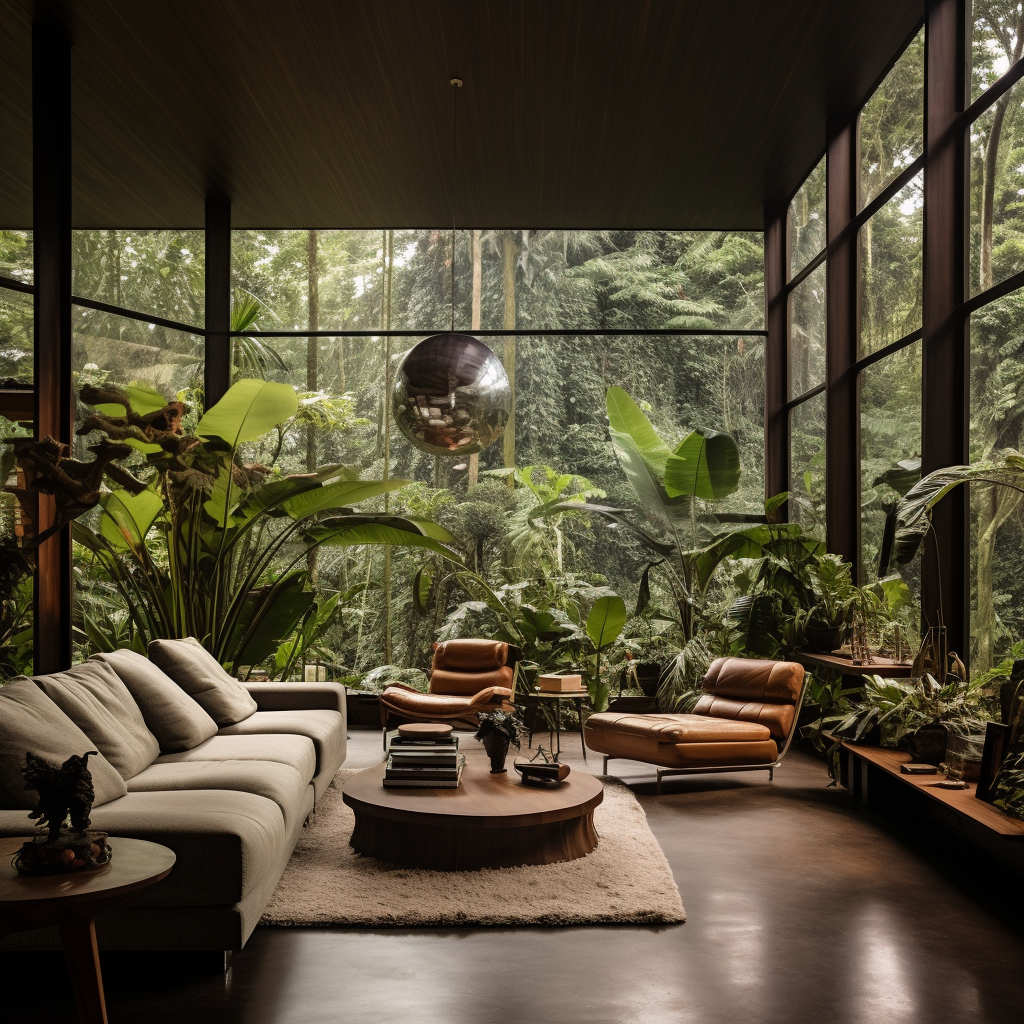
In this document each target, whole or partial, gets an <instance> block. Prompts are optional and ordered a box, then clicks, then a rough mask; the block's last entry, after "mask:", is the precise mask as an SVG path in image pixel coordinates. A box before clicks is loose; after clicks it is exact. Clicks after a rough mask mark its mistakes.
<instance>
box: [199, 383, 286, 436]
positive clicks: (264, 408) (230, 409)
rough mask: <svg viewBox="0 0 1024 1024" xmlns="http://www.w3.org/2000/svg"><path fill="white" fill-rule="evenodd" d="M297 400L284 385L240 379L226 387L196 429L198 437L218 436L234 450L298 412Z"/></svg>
mask: <svg viewBox="0 0 1024 1024" xmlns="http://www.w3.org/2000/svg"><path fill="white" fill-rule="evenodd" d="M298 410H299V400H298V398H297V397H296V395H295V391H294V390H293V389H292V388H291V387H290V386H289V385H287V384H275V383H272V382H269V381H264V380H251V379H247V380H240V381H236V382H235V383H234V384H232V385H231V387H230V388H228V390H227V393H226V394H225V395H224V397H223V398H222V399H221V400H220V401H219V402H218V403H217V404H216V405H215V406H213V408H212V409H207V410H206V412H205V414H204V415H203V418H202V419H201V420H200V421H199V426H198V427H196V434H197V435H198V436H199V437H204V438H210V437H215V438H216V437H219V438H221V439H222V440H224V441H226V442H227V443H228V445H229V446H230V447H231V448H232V449H234V448H237V447H238V445H240V444H244V443H245V442H247V441H255V440H257V439H258V438H260V437H262V436H263V435H264V434H266V433H267V432H269V431H271V430H273V429H274V427H277V426H279V425H280V424H282V423H284V422H285V421H286V420H289V419H291V418H292V416H294V415H295V414H296V412H298Z"/></svg>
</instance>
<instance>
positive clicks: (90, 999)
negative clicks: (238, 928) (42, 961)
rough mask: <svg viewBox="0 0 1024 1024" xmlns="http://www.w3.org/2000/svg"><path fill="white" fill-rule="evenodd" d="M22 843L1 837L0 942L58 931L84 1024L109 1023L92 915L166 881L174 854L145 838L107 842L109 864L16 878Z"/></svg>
mask: <svg viewBox="0 0 1024 1024" xmlns="http://www.w3.org/2000/svg"><path fill="white" fill-rule="evenodd" d="M27 838H28V837H25V838H22V839H0V938H2V937H3V936H4V935H7V934H9V933H11V932H25V931H31V930H32V929H34V928H49V927H51V926H52V925H56V926H57V927H58V928H59V929H60V938H61V942H62V943H63V945H64V956H65V957H66V958H67V962H68V971H69V973H70V974H71V983H72V985H73V986H74V989H75V999H76V1000H77V1001H78V1013H79V1017H80V1019H81V1021H82V1024H107V1009H106V1004H105V1002H104V999H103V978H102V975H101V974H100V956H99V950H98V949H97V947H96V915H97V914H100V913H102V912H103V911H105V910H113V909H115V908H117V907H120V906H123V905H124V904H125V903H130V902H131V901H132V899H133V898H134V897H135V894H136V893H137V892H138V891H139V890H140V889H145V888H146V887H147V886H150V885H153V884H154V883H156V882H159V881H160V880H161V879H162V878H166V877H167V875H168V874H169V873H170V870H171V868H172V867H173V866H174V859H175V858H174V853H173V851H171V850H168V849H167V847H166V846H160V845H159V844H158V843H150V842H146V841H145V840H143V839H116V838H115V839H111V841H110V847H111V850H112V852H113V858H112V859H111V862H110V863H109V864H107V865H105V866H104V867H102V868H97V869H96V870H94V871H82V872H78V873H75V874H67V875H19V874H18V872H17V871H16V870H15V869H14V867H13V866H12V864H11V858H12V857H13V856H14V855H15V854H16V853H17V852H18V850H19V849H20V848H21V844H22V843H24V842H25V841H26V839H27Z"/></svg>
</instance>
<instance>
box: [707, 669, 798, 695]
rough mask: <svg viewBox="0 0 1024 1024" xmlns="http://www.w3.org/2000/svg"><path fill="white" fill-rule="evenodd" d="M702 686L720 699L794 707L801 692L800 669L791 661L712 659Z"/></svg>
mask: <svg viewBox="0 0 1024 1024" xmlns="http://www.w3.org/2000/svg"><path fill="white" fill-rule="evenodd" d="M702 685H703V687H704V689H705V690H707V692H708V693H715V694H718V695H719V696H720V697H733V698H735V699H736V700H751V701H768V702H787V703H791V704H795V703H796V702H797V701H798V700H799V699H800V691H801V690H802V689H803V685H804V668H803V666H802V665H798V664H797V663H796V662H795V661H761V660H759V659H757V658H716V659H715V660H714V661H713V662H712V663H711V665H710V667H709V668H708V671H707V674H706V675H705V676H704V681H703V684H702Z"/></svg>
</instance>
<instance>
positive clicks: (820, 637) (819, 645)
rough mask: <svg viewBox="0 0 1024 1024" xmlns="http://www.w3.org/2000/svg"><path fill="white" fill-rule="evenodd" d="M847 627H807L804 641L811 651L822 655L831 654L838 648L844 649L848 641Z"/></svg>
mask: <svg viewBox="0 0 1024 1024" xmlns="http://www.w3.org/2000/svg"><path fill="white" fill-rule="evenodd" d="M846 629H847V627H846V625H845V624H843V625H842V626H807V627H806V628H805V629H804V639H805V640H806V641H807V647H808V649H809V650H812V651H818V652H819V653H820V654H830V653H831V652H832V651H834V650H835V649H836V648H837V647H842V645H843V641H844V640H845V639H846Z"/></svg>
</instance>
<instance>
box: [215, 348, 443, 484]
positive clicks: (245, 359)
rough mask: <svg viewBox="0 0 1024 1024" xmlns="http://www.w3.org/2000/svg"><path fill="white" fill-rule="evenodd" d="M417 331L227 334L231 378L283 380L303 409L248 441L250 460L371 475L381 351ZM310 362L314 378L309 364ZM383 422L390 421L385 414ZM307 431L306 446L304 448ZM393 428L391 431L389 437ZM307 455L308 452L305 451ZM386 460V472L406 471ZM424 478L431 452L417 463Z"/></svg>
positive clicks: (376, 462) (378, 422)
mask: <svg viewBox="0 0 1024 1024" xmlns="http://www.w3.org/2000/svg"><path fill="white" fill-rule="evenodd" d="M417 340H419V339H417V338H392V339H390V340H389V339H386V338H373V337H370V338H364V337H356V338H345V337H337V338H299V337H289V338H260V337H259V335H258V334H256V335H253V336H252V337H251V338H244V339H237V338H236V339H235V342H234V370H233V372H234V376H235V379H241V378H244V377H256V378H261V379H263V380H274V381H279V382H281V383H284V384H291V385H292V387H294V388H295V389H296V391H297V392H298V393H299V400H300V402H301V403H302V404H301V408H302V410H303V414H302V415H301V416H300V417H299V419H298V421H297V422H295V423H293V424H292V425H291V426H290V427H289V428H288V429H287V430H286V431H285V432H284V435H283V439H282V443H281V447H280V450H278V446H277V440H278V439H277V437H276V435H275V436H274V437H272V438H271V439H270V442H268V445H267V446H263V447H261V446H259V445H257V446H254V448H253V450H252V451H250V452H249V453H248V454H249V455H251V456H252V458H253V459H254V461H266V462H267V463H268V464H269V463H270V462H273V461H274V459H275V457H276V460H277V461H276V464H277V465H278V466H279V467H280V468H281V471H282V472H283V473H305V472H307V471H308V470H310V469H314V468H316V466H324V465H331V464H334V463H341V464H343V465H346V466H352V467H356V468H358V469H359V470H360V471H361V472H362V475H363V476H364V477H367V478H370V477H372V478H378V477H380V476H381V475H382V473H383V466H384V432H383V426H382V423H383V421H382V412H383V409H384V404H383V403H384V395H385V374H384V366H385V356H386V353H387V351H388V349H389V347H390V351H391V354H392V364H393V365H394V362H395V360H396V359H397V358H398V356H399V355H400V354H401V353H404V352H405V351H406V349H408V348H411V347H412V346H413V345H414V344H415V343H416V342H417ZM314 364H315V366H316V373H315V376H314V377H312V378H311V377H310V375H309V370H310V367H311V366H312V365H314ZM388 422H389V423H390V420H388ZM310 431H312V448H310ZM400 437H401V435H400V434H399V433H398V431H397V429H394V428H392V430H391V444H392V446H397V444H398V441H399V439H400ZM311 454H312V458H311V457H310V455H311ZM408 468H409V467H408V465H406V466H404V467H403V468H402V469H401V470H399V468H397V464H396V462H395V460H394V459H392V476H402V477H406V476H408V472H407V470H408ZM416 468H418V469H420V470H421V471H422V473H423V475H424V478H425V479H430V474H431V472H432V470H433V457H432V456H428V455H425V454H424V455H423V457H422V466H419V465H417V467H416Z"/></svg>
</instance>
